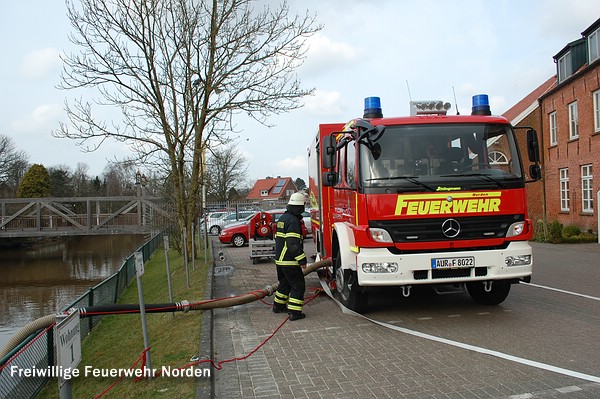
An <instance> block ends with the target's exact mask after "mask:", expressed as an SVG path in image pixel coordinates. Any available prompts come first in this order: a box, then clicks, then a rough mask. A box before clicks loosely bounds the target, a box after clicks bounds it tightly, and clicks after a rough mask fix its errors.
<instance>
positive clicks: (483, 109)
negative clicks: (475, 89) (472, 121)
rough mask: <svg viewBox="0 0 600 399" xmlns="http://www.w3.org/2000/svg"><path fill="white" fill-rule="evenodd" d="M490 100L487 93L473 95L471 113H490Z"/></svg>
mask: <svg viewBox="0 0 600 399" xmlns="http://www.w3.org/2000/svg"><path fill="white" fill-rule="evenodd" d="M491 114H492V111H490V101H489V99H488V95H487V94H476V95H474V96H473V108H471V115H491Z"/></svg>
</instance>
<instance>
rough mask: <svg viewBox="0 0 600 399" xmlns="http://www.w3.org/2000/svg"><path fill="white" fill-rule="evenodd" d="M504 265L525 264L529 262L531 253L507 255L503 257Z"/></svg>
mask: <svg viewBox="0 0 600 399" xmlns="http://www.w3.org/2000/svg"><path fill="white" fill-rule="evenodd" d="M504 263H505V264H506V266H525V265H530V264H531V255H517V256H507V257H506V258H504Z"/></svg>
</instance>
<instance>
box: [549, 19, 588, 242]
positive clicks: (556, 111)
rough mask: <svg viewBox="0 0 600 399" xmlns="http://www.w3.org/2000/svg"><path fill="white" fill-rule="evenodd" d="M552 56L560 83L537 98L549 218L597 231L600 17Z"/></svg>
mask: <svg viewBox="0 0 600 399" xmlns="http://www.w3.org/2000/svg"><path fill="white" fill-rule="evenodd" d="M581 35H582V37H581V38H580V39H577V40H575V41H573V42H571V43H569V44H567V45H566V46H565V47H564V48H563V49H562V50H560V52H558V53H557V54H556V55H555V56H554V57H553V58H554V61H555V62H556V67H557V84H556V86H555V87H554V88H552V89H551V90H549V91H548V92H547V93H545V94H543V95H542V96H541V97H540V98H539V103H540V109H541V113H542V129H541V131H542V132H543V147H542V148H543V150H544V171H545V193H546V212H547V219H548V220H549V221H552V220H558V221H559V222H561V223H562V224H563V225H569V224H574V225H577V226H579V227H580V228H582V229H584V230H588V229H591V230H593V231H597V223H598V217H597V216H598V213H597V212H598V209H597V207H598V204H597V203H596V192H597V191H598V188H599V187H600V186H599V185H598V181H599V180H598V179H596V182H595V183H594V178H593V172H594V170H595V171H596V173H598V172H600V19H598V20H597V21H596V22H595V23H594V24H592V25H591V26H590V27H589V28H587V29H586V30H585V31H583V32H582V33H581Z"/></svg>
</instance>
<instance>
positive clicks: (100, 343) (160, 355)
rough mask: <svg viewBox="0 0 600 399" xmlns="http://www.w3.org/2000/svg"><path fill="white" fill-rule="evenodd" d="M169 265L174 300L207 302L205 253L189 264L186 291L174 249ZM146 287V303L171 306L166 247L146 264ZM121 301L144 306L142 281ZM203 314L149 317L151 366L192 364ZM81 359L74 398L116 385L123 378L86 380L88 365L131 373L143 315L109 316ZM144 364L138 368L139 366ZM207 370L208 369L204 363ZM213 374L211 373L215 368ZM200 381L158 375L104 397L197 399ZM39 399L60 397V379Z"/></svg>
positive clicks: (131, 286)
mask: <svg viewBox="0 0 600 399" xmlns="http://www.w3.org/2000/svg"><path fill="white" fill-rule="evenodd" d="M169 265H170V268H171V281H172V285H173V301H174V302H179V301H182V300H184V299H185V300H188V301H190V302H195V301H200V300H202V299H204V287H205V284H206V275H207V265H206V264H204V254H203V252H200V253H199V254H198V257H197V259H196V261H195V267H194V269H192V262H191V261H190V262H189V265H188V267H189V273H190V288H187V278H186V268H185V263H184V259H183V256H182V255H180V254H178V253H177V252H176V251H174V250H170V251H169ZM144 269H145V271H144V275H143V276H142V286H143V289H144V301H145V303H146V304H150V303H168V302H169V290H168V285H167V272H166V258H165V251H164V249H162V248H159V249H157V250H156V252H155V253H154V254H153V255H152V257H151V258H150V259H149V260H148V261H147V262H146V263H145V265H144ZM118 303H139V297H138V289H137V279H136V278H134V279H133V281H132V282H131V284H129V286H128V287H127V288H126V289H125V291H124V292H123V295H122V296H121V298H120V299H119V301H118ZM202 313H203V312H201V311H192V312H188V313H183V312H175V313H156V314H146V319H147V325H148V335H149V340H150V347H151V350H150V355H151V361H152V368H153V369H157V370H158V371H160V370H161V368H162V367H163V366H165V367H169V366H170V367H171V369H175V368H179V367H183V366H185V365H186V364H189V363H191V362H190V358H191V357H192V356H194V355H197V354H198V353H199V352H198V351H199V343H200V331H201V327H202ZM81 351H82V360H81V362H80V364H79V367H78V369H79V370H80V376H79V377H77V378H73V379H72V380H71V381H72V387H73V397H74V398H93V397H96V396H97V395H99V394H101V393H102V392H103V391H104V390H105V389H107V388H108V387H110V386H111V384H113V383H114V382H115V381H116V380H117V379H118V378H116V377H115V378H114V377H94V376H91V375H89V376H87V377H86V376H84V371H85V367H86V366H90V367H91V368H92V369H93V370H98V371H99V372H101V371H103V370H107V371H111V370H115V369H117V370H118V369H125V370H126V369H129V368H130V367H131V366H132V365H133V363H134V362H135V361H136V360H137V359H138V358H139V357H140V355H141V354H142V352H143V351H144V339H143V333H142V322H141V316H140V315H139V314H123V315H108V316H105V317H104V318H103V319H102V320H101V321H100V323H98V325H96V327H95V328H94V329H93V330H92V331H91V333H90V334H89V335H88V336H87V337H85V338H84V340H83V342H82V349H81ZM140 366H141V362H140V363H138V366H137V368H140ZM201 366H202V368H204V367H207V366H206V365H201ZM211 372H212V370H211ZM197 384H198V379H197V378H195V377H185V376H180V377H177V378H175V377H163V376H161V377H158V378H153V379H152V380H147V379H143V380H140V381H138V382H135V378H131V377H125V378H123V380H121V382H119V383H118V384H117V385H116V386H115V387H113V388H112V389H111V390H110V391H109V392H107V393H106V394H104V395H103V396H102V398H178V399H187V398H195V397H196V389H197ZM39 397H43V398H58V397H59V391H58V385H57V381H56V380H55V379H54V380H51V381H50V382H49V383H48V384H47V385H46V387H45V388H44V390H43V391H42V392H41V393H40V396H39Z"/></svg>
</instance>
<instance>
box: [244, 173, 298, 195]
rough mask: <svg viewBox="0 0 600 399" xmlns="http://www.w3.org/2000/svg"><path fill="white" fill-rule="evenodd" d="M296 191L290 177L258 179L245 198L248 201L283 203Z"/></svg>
mask: <svg viewBox="0 0 600 399" xmlns="http://www.w3.org/2000/svg"><path fill="white" fill-rule="evenodd" d="M296 191H298V190H297V189H296V185H295V184H294V182H293V181H292V178H291V177H280V176H277V177H275V178H273V177H267V178H266V179H259V180H257V181H256V183H254V187H252V190H250V192H249V193H248V195H247V196H246V198H247V199H248V200H249V201H284V200H287V199H288V198H289V197H290V195H292V194H293V193H295V192H296Z"/></svg>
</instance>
